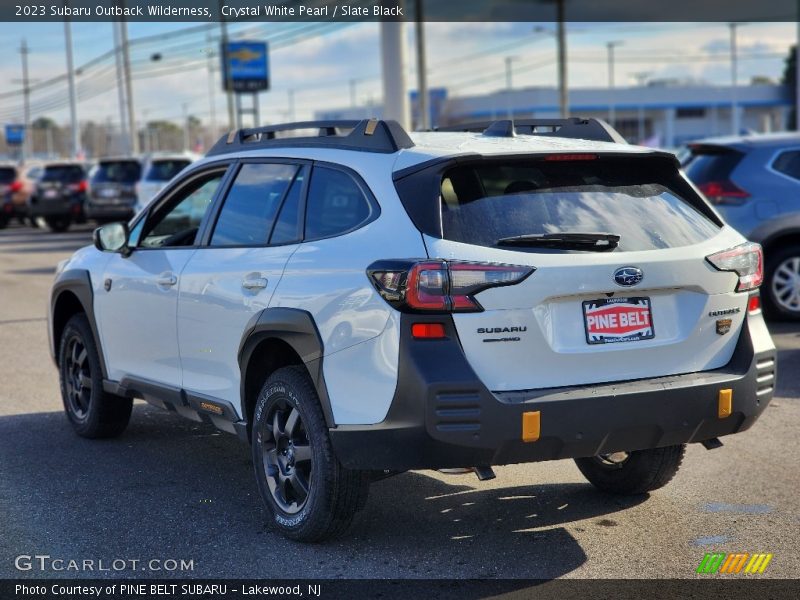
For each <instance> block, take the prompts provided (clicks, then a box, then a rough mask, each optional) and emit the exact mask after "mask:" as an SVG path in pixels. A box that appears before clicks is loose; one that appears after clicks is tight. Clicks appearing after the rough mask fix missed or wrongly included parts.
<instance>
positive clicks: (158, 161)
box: [135, 153, 199, 212]
mask: <svg viewBox="0 0 800 600" xmlns="http://www.w3.org/2000/svg"><path fill="white" fill-rule="evenodd" d="M198 158H199V157H198V156H197V155H195V154H189V153H185V154H152V155H150V156H148V157H146V158H145V160H144V163H143V166H142V176H141V179H140V180H139V182H138V183H137V184H136V208H135V210H136V212H139V211H140V210H141V209H143V208H144V207H145V206H147V204H148V203H149V202H150V200H152V199H153V197H154V196H155V195H156V194H158V192H160V191H161V190H162V189H163V188H164V186H165V185H166V184H167V182H169V180H170V179H172V178H173V177H175V176H176V175H177V174H178V173H180V172H181V171H182V170H183V169H185V168H186V167H188V166H189V165H190V164H192V163H193V162H194V161H196V160H197V159H198Z"/></svg>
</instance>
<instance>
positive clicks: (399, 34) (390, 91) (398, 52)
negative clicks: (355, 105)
mask: <svg viewBox="0 0 800 600" xmlns="http://www.w3.org/2000/svg"><path fill="white" fill-rule="evenodd" d="M405 31H406V30H405V23H404V22H403V21H382V22H381V59H382V71H383V73H382V76H383V118H384V119H394V120H395V121H397V122H398V123H400V126H401V127H403V128H404V129H408V128H409V127H408V125H409V111H408V92H407V86H406V36H405Z"/></svg>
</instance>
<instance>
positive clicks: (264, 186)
mask: <svg viewBox="0 0 800 600" xmlns="http://www.w3.org/2000/svg"><path fill="white" fill-rule="evenodd" d="M297 170H298V166H297V165H289V164H269V163H245V164H243V165H242V168H241V169H239V173H238V174H237V175H236V179H235V180H234V182H233V186H231V189H230V191H229V192H228V196H227V197H226V198H225V204H223V205H222V210H221V211H220V213H219V217H218V219H217V224H216V226H215V227H214V233H213V235H212V236H211V246H217V247H219V246H255V245H263V244H266V243H267V238H268V237H269V232H270V231H271V230H272V223H273V221H274V220H275V215H276V214H277V213H278V208H280V206H281V201H282V200H283V197H284V196H285V195H286V191H287V190H288V188H289V185H290V184H291V183H292V180H293V179H294V176H295V174H296V173H297Z"/></svg>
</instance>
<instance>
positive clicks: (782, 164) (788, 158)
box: [772, 150, 800, 180]
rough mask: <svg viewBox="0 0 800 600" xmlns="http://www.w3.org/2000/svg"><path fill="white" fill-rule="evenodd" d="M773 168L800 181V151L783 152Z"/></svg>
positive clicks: (773, 164) (774, 162)
mask: <svg viewBox="0 0 800 600" xmlns="http://www.w3.org/2000/svg"><path fill="white" fill-rule="evenodd" d="M772 168H773V169H775V170H776V171H778V172H779V173H783V174H784V175H786V176H788V177H791V178H792V179H797V180H800V150H787V151H786V152H781V153H780V154H779V155H778V158H776V159H775V160H774V161H773V163H772Z"/></svg>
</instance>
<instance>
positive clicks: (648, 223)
mask: <svg viewBox="0 0 800 600" xmlns="http://www.w3.org/2000/svg"><path fill="white" fill-rule="evenodd" d="M634 162H635V161H631V160H630V159H610V160H592V161H588V160H587V161H553V162H548V161H542V160H538V161H529V162H527V163H514V164H508V163H506V164H497V163H494V164H486V163H484V164H476V165H465V166H459V167H455V168H451V169H450V170H448V171H445V172H444V174H443V176H442V179H441V189H440V198H441V200H440V201H441V226H442V235H443V237H444V238H445V239H449V240H453V241H457V242H464V243H467V244H476V245H480V246H490V247H492V246H498V241H499V240H502V239H504V238H511V237H516V236H531V235H534V236H536V235H542V234H558V233H610V234H616V235H619V236H620V240H619V245H618V247H617V251H637V250H654V249H659V248H673V247H679V246H687V245H691V244H696V243H698V242H701V241H703V240H705V239H707V238H709V237H711V236H713V235H715V234H716V233H717V231H719V227H718V226H717V225H716V224H715V223H714V222H713V221H712V220H711V219H709V218H708V217H706V216H705V215H704V214H702V213H701V212H700V211H699V210H698V209H696V208H695V207H694V206H692V205H691V204H690V203H689V202H687V201H686V200H685V199H684V198H682V197H681V195H680V194H679V193H678V192H676V191H675V190H674V189H671V186H670V184H671V183H674V182H672V181H670V179H673V177H670V171H672V172H674V174H675V176H677V171H676V170H675V168H674V167H671V168H670V169H663V168H661V169H654V168H647V167H645V166H644V165H646V164H647V163H645V162H644V161H638V162H639V163H640V164H639V165H638V166H637V165H635V164H634ZM515 249H519V250H525V251H532V252H550V251H552V249H544V248H542V247H541V246H535V247H534V246H530V247H528V246H525V247H515Z"/></svg>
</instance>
